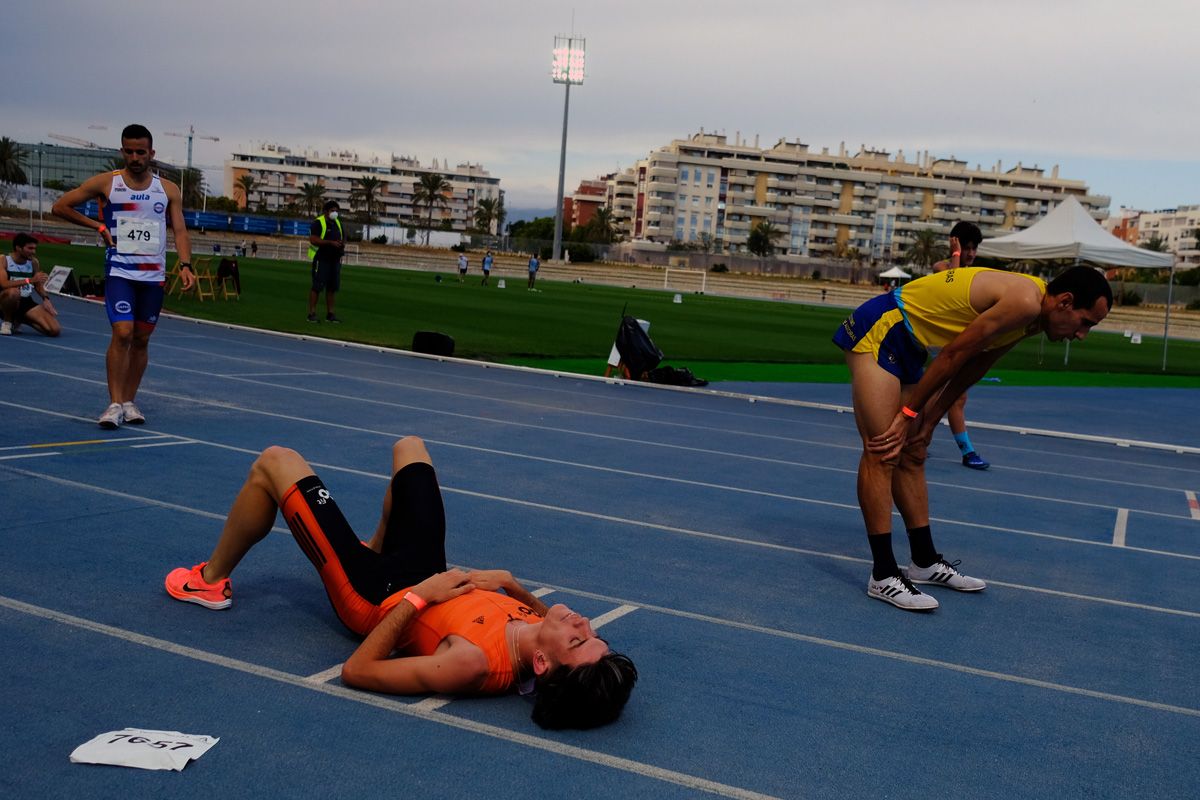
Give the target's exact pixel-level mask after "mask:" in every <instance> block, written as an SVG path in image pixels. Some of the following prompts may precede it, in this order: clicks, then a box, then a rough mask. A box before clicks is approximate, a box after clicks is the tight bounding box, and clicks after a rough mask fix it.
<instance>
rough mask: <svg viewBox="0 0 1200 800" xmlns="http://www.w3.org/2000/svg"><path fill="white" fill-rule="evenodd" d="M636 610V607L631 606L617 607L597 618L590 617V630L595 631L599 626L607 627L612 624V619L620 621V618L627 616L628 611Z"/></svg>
mask: <svg viewBox="0 0 1200 800" xmlns="http://www.w3.org/2000/svg"><path fill="white" fill-rule="evenodd" d="M637 610H638V606H631V605H622V606H617V607H616V608H614V609H613V610H612V611H606V612H604V613H603V614H601V615H600V616H598V617H592V629H593V630H595V629H596V628H599V627H600V626H601V625H607V624H608V623H610V622H612V621H613V620H614V619H620V618H621V617H623V616H625V615H626V614H628V613H629V612H630V611H637Z"/></svg>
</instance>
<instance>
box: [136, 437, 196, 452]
mask: <svg viewBox="0 0 1200 800" xmlns="http://www.w3.org/2000/svg"><path fill="white" fill-rule="evenodd" d="M181 444H200V443H199V442H195V441H186V440H183V439H180V440H178V441H174V442H158V443H157V444H131V445H129V447H130V449H132V450H137V449H138V448H140V447H175V446H177V445H181Z"/></svg>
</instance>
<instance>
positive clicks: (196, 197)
mask: <svg viewBox="0 0 1200 800" xmlns="http://www.w3.org/2000/svg"><path fill="white" fill-rule="evenodd" d="M163 173H164V175H163V177H165V178H166V179H167V180H171V181H175V182H176V183H177V184H179V191H180V193H181V194H182V195H183V207H184V208H196V207H197V206H199V205H202V204H203V203H204V188H205V187H204V172H203V171H202V170H199V169H197V168H196V167H183V168H182V169H175V168H171V169H164V170H163Z"/></svg>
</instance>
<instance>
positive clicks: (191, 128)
mask: <svg viewBox="0 0 1200 800" xmlns="http://www.w3.org/2000/svg"><path fill="white" fill-rule="evenodd" d="M166 135H167V136H178V137H180V138H181V139H187V142H188V149H187V167H188V169H191V168H192V140H193V139H208V140H209V141H210V142H219V141H221V140H220V139H219V138H217V137H216V136H205V135H204V134H199V135H197V133H196V127H195V126H194V125H188V132H187V133H175V132H174V131H167V134H166Z"/></svg>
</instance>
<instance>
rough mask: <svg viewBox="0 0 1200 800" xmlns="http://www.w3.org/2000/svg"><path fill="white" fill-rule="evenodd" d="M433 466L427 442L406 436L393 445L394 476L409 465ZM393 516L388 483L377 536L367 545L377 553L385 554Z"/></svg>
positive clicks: (376, 530) (390, 483)
mask: <svg viewBox="0 0 1200 800" xmlns="http://www.w3.org/2000/svg"><path fill="white" fill-rule="evenodd" d="M417 463H421V464H429V465H430V466H432V465H433V460H432V459H431V458H430V457H429V451H428V450H426V449H425V442H424V441H422V440H421V439H420V438H419V437H417V436H405V437H404V438H403V439H401V440H399V441H398V442H396V443H395V444H393V445H392V475H395V474H396V473H397V472H399V471H400V470H402V469H404V468H405V467H407V466H408V465H409V464H417ZM391 515H392V482H391V480H389V481H388V485H387V490H386V491H385V492H384V493H383V510H382V512H381V513H380V515H379V524H378V525H377V526H375V535H374V536H372V537H371V541H370V542H369V543H368V544H367V546H368V547H370V548H371V549H372V550H374V551H375V552H376V553H381V552H383V538H384V536H386V535H387V524H388V519H389V518H390V517H391Z"/></svg>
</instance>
